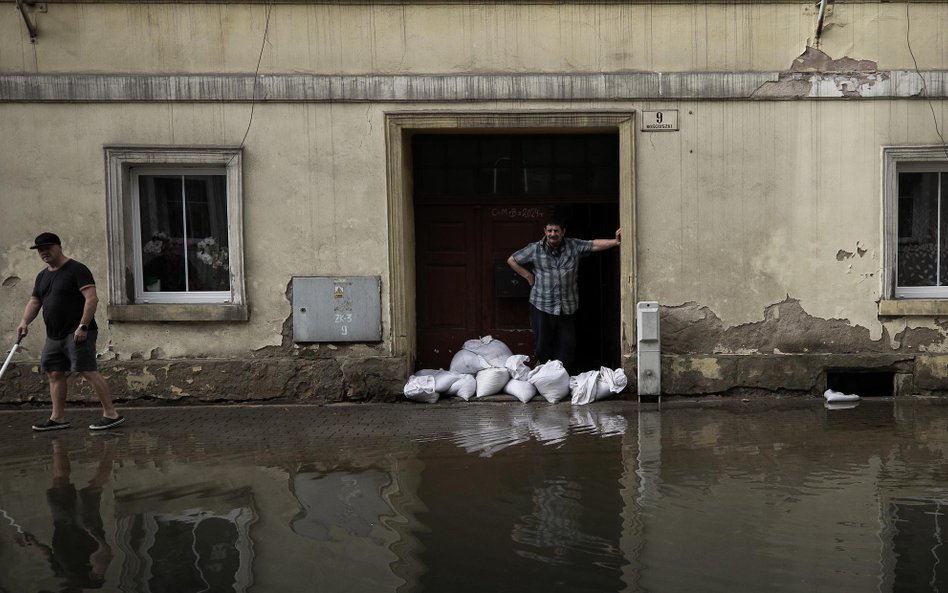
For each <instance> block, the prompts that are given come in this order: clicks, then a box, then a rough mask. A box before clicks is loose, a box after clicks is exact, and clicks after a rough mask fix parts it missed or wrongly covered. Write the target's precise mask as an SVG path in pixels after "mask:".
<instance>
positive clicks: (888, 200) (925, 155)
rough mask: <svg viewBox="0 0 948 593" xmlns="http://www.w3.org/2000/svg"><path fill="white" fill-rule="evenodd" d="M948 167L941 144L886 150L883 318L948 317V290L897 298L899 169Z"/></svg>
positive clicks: (883, 197) (883, 149)
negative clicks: (939, 292)
mask: <svg viewBox="0 0 948 593" xmlns="http://www.w3.org/2000/svg"><path fill="white" fill-rule="evenodd" d="M910 163H911V164H913V165H917V164H925V163H931V164H933V165H939V166H945V165H948V153H946V148H945V146H944V145H941V144H932V145H918V146H883V147H882V212H883V216H882V226H883V228H882V244H883V250H882V252H883V270H882V299H881V300H880V301H879V315H880V316H941V315H948V288H946V290H945V291H944V292H945V294H944V295H940V294H937V292H938V291H932V292H933V294H920V295H918V296H905V295H896V282H897V268H898V236H899V169H900V166H901V167H904V166H905V165H907V164H910Z"/></svg>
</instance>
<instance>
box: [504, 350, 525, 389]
mask: <svg viewBox="0 0 948 593" xmlns="http://www.w3.org/2000/svg"><path fill="white" fill-rule="evenodd" d="M528 360H530V357H529V356H527V355H526V354H514V355H512V356H509V357H508V358H507V362H505V363H504V366H505V367H507V370H508V371H510V376H511V378H513V379H517V380H519V381H526V380H527V377H529V376H530V367H528V366H527V361H528ZM511 395H513V394H511Z"/></svg>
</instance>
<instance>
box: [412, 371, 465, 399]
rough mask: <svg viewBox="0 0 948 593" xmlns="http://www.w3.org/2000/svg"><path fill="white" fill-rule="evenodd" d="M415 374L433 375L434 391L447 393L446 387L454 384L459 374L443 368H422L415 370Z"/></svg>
mask: <svg viewBox="0 0 948 593" xmlns="http://www.w3.org/2000/svg"><path fill="white" fill-rule="evenodd" d="M415 376H418V377H426V376H430V377H434V382H435V391H437V392H438V393H447V392H448V389H450V388H451V386H452V385H454V382H455V381H457V380H458V379H459V378H460V377H461V375H459V374H458V373H455V372H454V371H446V370H444V369H438V370H434V369H423V370H420V371H416V372H415Z"/></svg>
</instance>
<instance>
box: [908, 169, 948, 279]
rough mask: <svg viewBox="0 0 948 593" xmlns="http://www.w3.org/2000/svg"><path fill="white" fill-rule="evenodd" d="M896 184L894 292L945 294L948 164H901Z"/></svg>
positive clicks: (947, 271) (947, 241) (947, 231)
mask: <svg viewBox="0 0 948 593" xmlns="http://www.w3.org/2000/svg"><path fill="white" fill-rule="evenodd" d="M939 169H941V170H939ZM898 187H899V190H898V209H899V210H898V218H899V222H898V257H897V263H896V289H895V295H896V296H897V297H925V296H940V297H943V296H948V288H946V287H948V164H946V165H943V166H940V167H939V166H935V165H928V164H908V165H904V166H901V167H899V171H898Z"/></svg>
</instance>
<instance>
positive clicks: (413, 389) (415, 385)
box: [405, 375, 438, 404]
mask: <svg viewBox="0 0 948 593" xmlns="http://www.w3.org/2000/svg"><path fill="white" fill-rule="evenodd" d="M405 397H407V398H408V399H410V400H411V401H414V402H422V403H425V404H433V403H435V402H436V401H438V392H437V391H435V380H434V377H432V376H431V375H425V376H421V377H419V376H417V375H412V376H411V377H408V383H405Z"/></svg>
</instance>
